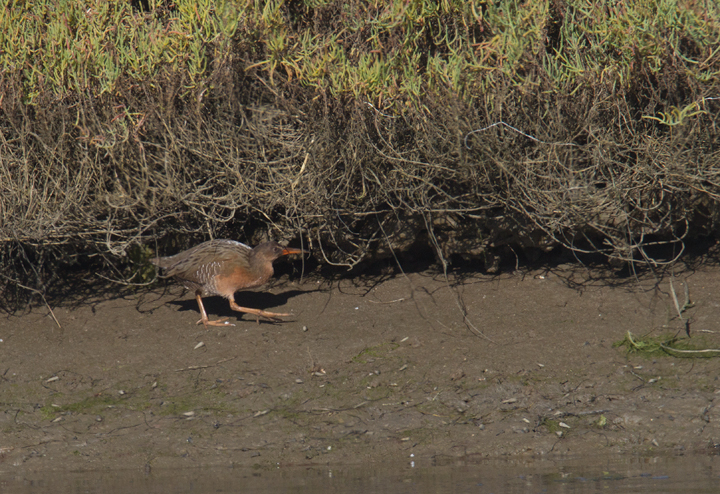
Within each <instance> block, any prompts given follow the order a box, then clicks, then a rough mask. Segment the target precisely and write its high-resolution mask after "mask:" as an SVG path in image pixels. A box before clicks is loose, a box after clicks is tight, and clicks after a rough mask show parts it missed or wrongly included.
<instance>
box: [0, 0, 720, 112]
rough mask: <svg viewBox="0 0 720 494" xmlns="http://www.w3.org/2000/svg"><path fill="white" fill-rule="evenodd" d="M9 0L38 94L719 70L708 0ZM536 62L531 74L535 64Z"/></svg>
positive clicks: (12, 65)
mask: <svg viewBox="0 0 720 494" xmlns="http://www.w3.org/2000/svg"><path fill="white" fill-rule="evenodd" d="M149 4H150V5H149V9H148V10H147V11H146V12H141V11H137V10H133V8H132V7H131V4H130V2H127V1H110V2H105V1H98V0H95V1H85V2H58V1H51V0H45V1H39V2H15V1H10V0H6V2H5V6H4V8H3V10H4V15H3V16H1V17H0V67H1V68H2V70H4V71H8V72H9V73H13V74H16V75H20V76H21V77H22V80H23V86H24V89H25V96H26V100H27V101H28V102H32V101H34V100H35V98H36V96H37V95H38V94H40V92H42V91H53V92H54V93H55V94H56V95H57V96H58V97H64V96H67V95H69V94H71V93H73V92H75V91H80V92H84V91H91V92H92V93H93V94H98V95H99V94H112V93H113V92H115V91H117V90H118V88H119V87H118V84H120V82H121V81H122V80H123V79H124V78H127V79H129V80H130V81H136V82H137V81H145V80H148V79H150V80H152V79H154V78H156V77H158V76H160V75H162V74H164V73H168V72H172V73H182V74H185V75H186V76H187V80H186V82H185V85H186V88H187V89H189V90H194V91H196V92H198V93H200V92H202V91H203V89H204V88H205V87H206V86H207V85H208V84H211V79H212V75H213V70H214V68H216V67H218V64H223V63H226V61H228V60H229V59H230V58H231V57H238V56H239V57H240V58H242V60H243V64H244V66H245V68H252V69H255V70H258V71H259V72H260V74H262V75H263V76H266V77H267V78H268V80H270V81H271V82H273V83H277V80H276V79H277V77H281V78H282V79H284V80H285V81H287V82H291V81H297V82H298V83H299V84H301V85H303V86H307V87H312V88H316V89H317V90H322V91H328V92H329V93H330V94H332V95H334V96H339V95H352V96H353V97H355V98H359V99H362V98H365V99H370V100H372V101H383V100H387V99H390V98H393V97H397V96H402V97H404V98H408V99H410V100H413V101H417V100H418V99H419V98H420V96H421V95H422V94H423V92H424V91H427V90H437V91H447V90H449V91H452V92H454V93H456V94H460V95H463V97H464V98H466V99H467V100H472V99H474V98H477V97H481V94H480V91H487V90H489V89H490V88H493V87H496V86H497V84H498V83H499V82H500V81H501V80H505V79H509V80H512V81H513V82H514V83H515V84H517V85H518V86H527V85H533V84H537V83H538V81H539V80H544V81H545V82H546V83H549V84H550V86H551V87H552V88H553V90H563V91H568V92H570V93H573V92H574V91H576V90H577V88H578V87H579V86H580V85H582V84H585V83H587V81H598V80H601V81H603V82H605V83H608V84H610V85H612V86H614V87H623V86H626V85H627V84H629V83H630V82H631V80H632V77H633V73H637V72H639V71H648V72H650V73H658V72H659V71H661V70H663V68H664V67H665V66H666V65H667V64H668V63H673V64H678V65H679V66H681V67H682V70H684V71H686V74H687V76H688V77H690V78H693V79H695V80H697V81H698V82H707V81H708V80H711V79H713V78H716V77H717V74H718V73H719V71H720V64H719V63H718V46H720V44H719V43H720V7H718V5H717V4H716V3H714V2H696V1H678V0H675V1H673V0H665V1H661V2H657V1H650V0H644V1H640V2H629V3H618V2H609V1H608V2H595V1H590V0H569V1H566V2H554V3H553V2H549V1H548V0H544V1H539V2H521V1H519V0H510V1H506V2H491V1H487V0H474V1H471V2H465V1H460V0H444V1H441V2H436V1H429V0H411V1H406V0H392V1H390V2H379V1H359V0H357V1H351V2H331V1H318V0H305V1H299V2H288V1H282V0H274V1H268V2H260V1H257V0H255V1H251V0H246V1H243V2H231V1H211V0H179V1H177V2H174V3H172V4H168V3H167V2H164V1H163V0H151V1H150V2H149ZM537 67H542V70H543V71H544V74H540V73H538V72H537Z"/></svg>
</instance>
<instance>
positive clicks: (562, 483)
mask: <svg viewBox="0 0 720 494" xmlns="http://www.w3.org/2000/svg"><path fill="white" fill-rule="evenodd" d="M288 491H292V492H294V493H313V494H317V493H318V492H343V493H369V492H374V493H393V494H396V493H445V492H450V493H466V492H467V493H479V494H490V493H546V492H559V493H593V492H623V493H681V492H682V493H717V492H720V459H718V457H712V456H687V457H673V458H639V457H630V458H627V457H626V458H619V459H616V458H610V459H608V458H605V459H602V460H600V459H587V458H586V459H568V460H555V461H553V460H535V459H522V460H519V459H518V460H508V461H496V460H487V461H484V460H480V461H477V462H469V461H452V464H445V465H435V466H419V465H416V464H415V463H413V461H412V459H411V460H409V461H408V462H405V463H403V464H399V465H395V466H387V465H383V466H378V465H370V466H337V467H332V468H330V467H316V466H314V467H278V468H273V469H248V468H229V467H228V468H211V469H207V468H197V469H182V470H157V469H156V470H152V471H151V472H149V473H145V472H139V471H105V472H102V471H100V472H98V471H90V472H77V473H72V472H67V473H58V472H34V473H27V474H17V473H13V472H12V470H8V469H6V468H5V469H2V470H0V492H2V493H3V494H21V493H22V494H35V493H45V492H53V493H104V494H114V493H125V492H133V493H138V492H143V493H169V492H172V493H183V494H185V493H186V494H196V493H209V492H213V493H223V492H257V493H275V492H288Z"/></svg>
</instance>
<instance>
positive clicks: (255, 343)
mask: <svg viewBox="0 0 720 494" xmlns="http://www.w3.org/2000/svg"><path fill="white" fill-rule="evenodd" d="M680 271H681V272H680ZM669 281H670V279H669V278H667V277H666V278H663V279H657V278H654V277H652V276H645V277H642V278H634V277H629V278H624V279H618V278H616V277H613V276H611V275H605V274H602V273H599V272H595V271H592V270H589V269H586V268H583V267H578V266H577V265H559V266H555V267H552V268H547V269H541V270H525V271H519V270H518V271H513V272H508V273H503V274H500V275H497V276H490V275H486V274H480V273H475V272H467V271H464V272H453V273H450V274H449V275H448V276H447V277H446V276H445V275H443V274H442V273H439V272H438V270H437V269H432V268H427V269H420V270H415V271H412V272H405V273H401V272H398V273H396V274H391V275H382V274H377V275H373V276H365V277H362V276H361V277H355V278H345V279H340V280H334V281H328V280H327V279H324V278H323V277H321V276H320V275H315V274H311V275H310V276H305V277H300V276H298V275H296V274H295V275H293V274H284V275H281V276H280V277H278V278H276V279H274V280H273V281H272V283H271V284H270V285H269V286H268V287H265V289H262V290H258V291H256V292H239V293H238V294H236V299H237V301H238V304H240V305H243V306H247V307H257V308H262V309H267V310H272V311H279V312H291V313H292V314H294V317H292V318H287V320H286V321H284V322H281V323H273V322H268V321H262V320H261V321H260V323H259V324H258V322H257V321H256V320H255V317H254V316H249V315H243V314H238V313H235V312H232V311H231V310H230V309H229V307H228V304H227V302H226V301H225V300H223V299H220V298H217V297H215V298H208V299H206V309H207V310H208V313H209V315H210V317H211V318H217V317H226V316H227V317H229V322H231V323H233V324H235V326H227V327H211V328H210V329H209V330H205V329H204V328H203V327H202V326H197V325H196V324H195V323H196V321H197V320H198V319H199V314H198V310H197V305H196V302H195V300H194V297H193V294H191V293H184V292H183V290H182V289H181V288H180V287H176V286H173V285H168V286H167V287H166V288H164V289H163V288H158V289H155V290H153V291H144V292H137V293H135V294H132V295H125V296H122V297H118V296H104V295H103V296H95V297H89V298H88V299H85V300H81V301H79V302H74V303H67V304H61V305H59V306H54V307H52V314H51V312H50V309H49V307H48V306H45V305H39V306H36V307H33V308H32V309H30V310H28V311H26V312H25V313H22V314H13V315H7V314H5V315H3V317H2V318H0V339H1V340H2V342H0V405H2V406H1V407H0V427H1V428H2V435H0V472H10V471H20V470H26V471H32V470H53V469H63V470H68V469H70V470H96V469H121V468H122V469H126V468H140V469H143V468H144V469H148V468H154V467H184V466H223V465H234V466H260V467H262V466H274V465H277V464H281V465H307V464H360V463H369V462H386V461H397V460H401V459H409V458H411V455H412V458H415V459H417V460H418V461H427V460H431V461H432V463H433V464H443V463H444V462H452V461H454V460H456V459H458V458H485V457H488V458H500V457H509V456H510V457H512V456H522V455H541V456H550V455H562V456H566V455H572V456H578V455H596V454H603V455H607V454H611V455H612V454H628V453H632V454H648V455H663V454H689V453H701V454H717V453H718V452H719V451H720V446H719V444H718V443H720V427H719V426H718V423H719V422H720V410H719V409H718V407H717V403H716V401H715V400H716V399H718V397H720V380H718V377H719V376H720V360H718V359H717V358H682V357H681V356H675V357H672V356H662V355H654V356H649V357H648V356H643V355H642V354H633V353H628V351H627V348H626V347H616V346H614V345H613V344H614V343H616V342H619V341H622V340H623V339H624V338H625V337H626V335H627V332H628V331H630V332H631V333H632V334H633V335H636V336H643V335H654V336H661V335H671V334H676V333H678V332H679V334H680V335H681V336H683V337H684V326H683V325H682V323H681V321H679V320H678V318H677V317H676V309H675V305H674V301H673V297H672V294H671V290H670V285H669ZM673 284H674V288H675V291H676V293H677V295H678V296H680V297H684V285H685V284H687V285H688V287H689V294H690V296H691V298H692V302H693V303H694V306H693V307H692V308H691V309H689V310H688V311H687V313H686V314H685V316H686V317H689V318H691V335H692V338H691V341H692V342H693V343H694V344H698V345H700V344H702V346H704V347H706V348H720V299H718V295H717V294H718V293H720V268H718V267H717V266H714V265H702V266H700V267H699V268H697V269H694V270H690V269H684V270H678V272H677V273H676V275H675V277H674V278H673ZM680 303H682V301H681V302H680ZM53 315H54V318H56V319H57V323H56V321H55V319H54V318H53ZM58 323H59V325H60V326H58ZM708 355H712V354H708ZM714 355H717V354H714Z"/></svg>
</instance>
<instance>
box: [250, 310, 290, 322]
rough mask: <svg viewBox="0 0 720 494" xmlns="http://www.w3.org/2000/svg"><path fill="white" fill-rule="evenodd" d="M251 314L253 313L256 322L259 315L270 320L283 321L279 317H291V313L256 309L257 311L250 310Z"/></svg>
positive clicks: (258, 319) (258, 320)
mask: <svg viewBox="0 0 720 494" xmlns="http://www.w3.org/2000/svg"><path fill="white" fill-rule="evenodd" d="M251 314H255V317H256V320H257V323H258V324H260V317H264V318H265V319H269V320H270V321H272V322H283V320H282V319H281V317H291V316H292V314H280V313H277V312H267V311H264V310H258V311H257V312H251Z"/></svg>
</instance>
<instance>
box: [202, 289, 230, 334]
mask: <svg viewBox="0 0 720 494" xmlns="http://www.w3.org/2000/svg"><path fill="white" fill-rule="evenodd" d="M195 299H196V300H197V303H198V307H200V317H201V318H202V319H200V320H199V321H198V322H196V323H195V324H200V323H202V324H203V326H205V329H207V327H208V326H235V325H234V324H230V323H229V322H227V320H228V318H227V317H223V318H222V319H216V320H214V321H211V320H210V319H208V316H207V312H205V306H203V303H202V292H195Z"/></svg>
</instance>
